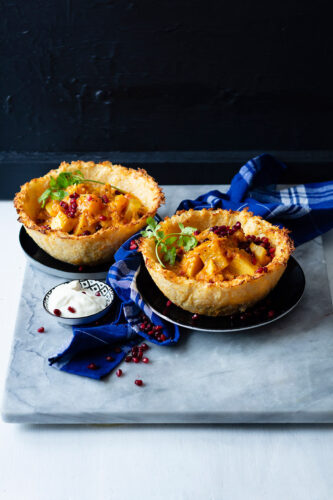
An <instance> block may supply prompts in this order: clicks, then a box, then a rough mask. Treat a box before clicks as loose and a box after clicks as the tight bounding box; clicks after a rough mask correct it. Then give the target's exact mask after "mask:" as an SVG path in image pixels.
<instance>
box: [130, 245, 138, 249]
mask: <svg viewBox="0 0 333 500" xmlns="http://www.w3.org/2000/svg"><path fill="white" fill-rule="evenodd" d="M129 249H130V250H137V246H136V245H130V247H129Z"/></svg>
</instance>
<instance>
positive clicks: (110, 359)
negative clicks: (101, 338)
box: [105, 356, 114, 361]
mask: <svg viewBox="0 0 333 500" xmlns="http://www.w3.org/2000/svg"><path fill="white" fill-rule="evenodd" d="M105 359H106V361H114V358H113V357H112V356H106V358H105Z"/></svg>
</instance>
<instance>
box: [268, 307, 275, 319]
mask: <svg viewBox="0 0 333 500" xmlns="http://www.w3.org/2000/svg"><path fill="white" fill-rule="evenodd" d="M267 316H268V317H269V318H273V317H274V316H275V311H273V309H271V310H270V311H268V313H267Z"/></svg>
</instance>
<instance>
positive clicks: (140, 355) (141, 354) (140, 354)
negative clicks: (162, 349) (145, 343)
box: [138, 351, 143, 359]
mask: <svg viewBox="0 0 333 500" xmlns="http://www.w3.org/2000/svg"><path fill="white" fill-rule="evenodd" d="M142 356H143V351H139V352H138V358H139V359H142Z"/></svg>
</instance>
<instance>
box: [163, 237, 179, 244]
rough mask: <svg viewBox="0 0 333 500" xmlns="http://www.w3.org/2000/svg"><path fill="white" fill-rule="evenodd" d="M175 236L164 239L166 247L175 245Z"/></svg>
mask: <svg viewBox="0 0 333 500" xmlns="http://www.w3.org/2000/svg"><path fill="white" fill-rule="evenodd" d="M177 239H178V238H177V236H169V238H166V240H164V243H165V244H166V245H168V246H170V245H173V244H174V243H175V241H177Z"/></svg>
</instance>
